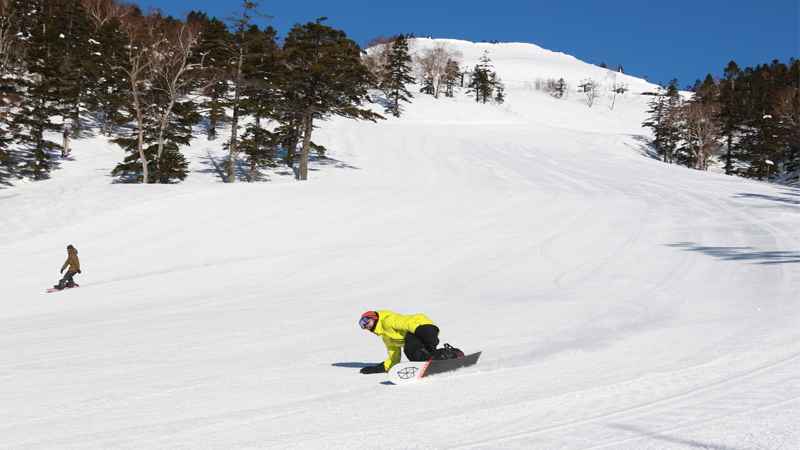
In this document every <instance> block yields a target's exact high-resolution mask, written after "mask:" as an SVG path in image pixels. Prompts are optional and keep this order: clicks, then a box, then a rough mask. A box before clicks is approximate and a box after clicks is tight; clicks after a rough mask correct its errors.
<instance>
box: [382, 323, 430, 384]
mask: <svg viewBox="0 0 800 450" xmlns="http://www.w3.org/2000/svg"><path fill="white" fill-rule="evenodd" d="M376 312H377V313H378V323H377V324H375V330H374V331H373V333H375V334H377V335H378V336H380V337H382V338H383V343H384V344H386V351H387V352H389V359H387V360H386V361H384V362H383V366H384V367H386V370H387V371H388V370H389V369H391V368H392V366H394V365H395V364H397V363H399V362H400V359H401V358H402V356H403V347H404V346H405V345H406V333H413V332H414V330H416V329H417V327H418V326H420V325H434V326H436V324H434V323H433V321H431V319H428V318H427V317H425V315H424V314H414V315H413V316H404V315H402V314H395V313H393V312H391V311H376Z"/></svg>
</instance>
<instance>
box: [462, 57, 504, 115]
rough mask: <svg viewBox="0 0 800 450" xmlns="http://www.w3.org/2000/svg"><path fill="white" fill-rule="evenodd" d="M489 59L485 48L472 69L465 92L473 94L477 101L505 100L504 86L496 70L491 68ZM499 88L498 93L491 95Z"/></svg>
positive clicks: (500, 101)
mask: <svg viewBox="0 0 800 450" xmlns="http://www.w3.org/2000/svg"><path fill="white" fill-rule="evenodd" d="M491 61H492V60H491V59H489V51H488V50H485V51H484V52H483V56H481V58H480V60H479V61H478V64H477V65H476V66H475V68H474V69H473V70H472V77H471V80H470V83H469V85H468V86H467V87H468V90H467V94H474V95H475V101H476V102H478V103H487V102H492V101H494V102H499V103H502V102H503V101H504V100H505V94H504V93H503V92H502V91H503V90H504V89H505V87H504V86H503V83H502V81H501V80H500V78H499V77H498V76H497V72H494V71H493V70H491V69H492V65H491V64H490V63H491ZM498 88H499V89H500V92H499V95H494V96H493V95H492V94H493V93H494V92H495V90H497V89H498Z"/></svg>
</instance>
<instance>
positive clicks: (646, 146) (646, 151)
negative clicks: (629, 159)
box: [630, 135, 661, 161]
mask: <svg viewBox="0 0 800 450" xmlns="http://www.w3.org/2000/svg"><path fill="white" fill-rule="evenodd" d="M631 138H633V140H634V141H636V142H638V143H639V145H630V147H631V148H632V149H633V150H634V151H635V152H636V153H638V154H640V155H642V156H645V157H648V158H650V159H655V160H656V161H661V157H660V156H658V152H657V151H656V147H655V145H653V141H652V140H650V139H647V138H646V137H644V136H642V135H632V136H631Z"/></svg>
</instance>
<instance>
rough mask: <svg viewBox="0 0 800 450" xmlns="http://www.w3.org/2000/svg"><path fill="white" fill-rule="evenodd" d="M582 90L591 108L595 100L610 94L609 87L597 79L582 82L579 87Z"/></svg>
mask: <svg viewBox="0 0 800 450" xmlns="http://www.w3.org/2000/svg"><path fill="white" fill-rule="evenodd" d="M578 87H579V88H581V92H583V94H584V95H586V99H587V100H588V103H589V108H591V107H592V106H593V105H594V101H595V99H597V98H599V97H602V96H604V95H606V94H608V90H609V88H608V86H606V85H605V84H604V83H603V82H601V81H597V80H595V79H586V80H583V81H581V84H579V85H578Z"/></svg>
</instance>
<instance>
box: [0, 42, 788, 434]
mask: <svg viewBox="0 0 800 450" xmlns="http://www.w3.org/2000/svg"><path fill="white" fill-rule="evenodd" d="M419 41H425V40H419ZM451 42H454V45H457V46H458V47H459V49H460V50H461V51H462V52H463V53H464V55H465V63H468V64H470V65H474V63H476V62H477V58H478V57H480V55H481V54H482V53H483V49H484V47H486V48H489V50H490V57H491V58H492V62H493V64H494V65H495V68H496V69H497V70H498V74H499V75H500V77H501V78H504V79H516V78H519V79H525V78H526V77H528V75H527V74H531V75H530V76H531V77H534V78H535V77H538V76H540V75H539V74H541V76H546V77H550V76H551V75H548V74H550V73H552V74H553V75H552V76H558V74H560V73H564V74H565V75H563V76H565V77H566V76H569V77H571V79H578V78H581V77H584V75H582V72H581V71H582V70H583V71H585V72H586V73H587V75H586V77H589V76H592V73H593V72H592V71H594V70H600V69H598V68H595V67H593V66H590V65H587V64H584V63H581V62H580V61H577V60H575V59H574V58H571V57H569V56H566V55H562V54H558V53H552V52H548V51H546V50H542V49H540V48H538V47H536V46H532V45H526V44H497V45H489V44H469V43H465V42H458V41H451ZM425 44H427V43H426V42H421V43H420V45H425ZM470 59H474V61H473V62H470ZM630 83H631V86H633V84H634V80H631V81H630ZM636 83H640V84H642V86H643V89H644V88H646V86H645V85H644V82H643V81H641V80H639V81H637V82H636ZM638 92H639V91H638V90H637V89H633V87H632V91H631V92H629V93H628V94H626V95H625V96H623V97H622V98H618V99H617V103H616V105H615V108H614V110H613V111H612V110H611V109H610V108H609V104H610V101H608V100H607V99H606V100H602V102H601V103H599V104H597V105H595V107H593V108H591V109H590V108H588V107H587V105H586V104H584V103H583V102H582V99H581V98H580V97H579V96H578V95H573V96H571V97H570V98H569V99H568V100H567V101H561V100H556V99H553V98H552V97H549V96H547V95H545V94H542V93H540V92H536V91H532V90H529V89H524V88H522V87H520V86H514V85H509V88H508V90H507V93H508V100H507V102H506V103H505V104H504V105H502V106H493V105H478V104H475V102H474V101H473V100H472V99H469V98H466V97H463V96H459V97H458V98H456V99H440V100H434V99H432V98H430V97H427V96H421V95H417V96H415V98H414V99H413V103H412V104H409V105H406V110H405V114H404V116H403V117H401V118H399V119H398V118H390V119H388V120H386V121H382V122H380V123H378V124H372V123H361V122H353V121H347V120H339V119H335V120H330V121H327V122H325V123H324V124H321V128H320V129H319V130H317V131H316V132H315V138H314V140H315V141H317V142H318V143H320V144H322V145H325V146H326V147H327V148H328V149H329V150H330V156H331V158H330V159H329V160H326V161H317V162H315V163H314V164H313V165H312V172H311V173H310V175H309V178H310V180H309V181H308V182H295V181H293V180H292V177H291V175H289V174H288V173H287V172H286V170H285V169H278V170H277V171H275V172H274V173H270V174H268V175H267V176H265V179H264V181H263V182H259V183H245V182H242V181H243V180H239V182H237V183H234V184H233V185H228V184H223V183H221V180H220V178H219V177H218V176H217V175H216V174H215V173H214V171H213V165H214V163H215V162H218V161H219V160H220V159H221V158H222V156H223V155H224V151H223V150H222V148H221V145H222V142H223V141H224V136H223V137H222V139H220V140H218V141H216V142H212V143H209V142H207V141H205V140H204V139H202V132H203V130H200V129H198V130H197V133H198V139H197V140H196V141H195V143H194V145H193V147H192V148H191V149H189V150H188V151H187V154H188V155H189V157H190V160H191V161H192V163H191V165H190V169H191V170H192V173H191V174H190V175H189V178H188V179H187V181H186V182H184V183H181V184H179V185H170V186H138V185H135V186H134V185H130V186H128V185H119V184H114V183H113V180H112V179H111V178H110V177H109V176H108V174H109V172H110V170H111V168H113V166H114V165H115V164H116V163H117V162H119V161H120V160H121V159H122V157H123V154H122V152H121V151H120V150H119V149H118V148H116V147H115V146H113V145H112V144H110V143H108V142H107V141H105V140H104V139H103V138H100V137H87V138H85V139H81V140H77V141H75V142H74V150H73V157H72V158H70V159H68V160H64V161H62V162H61V163H60V164H61V166H60V167H59V168H58V170H55V171H54V172H53V173H52V178H51V179H50V180H47V181H43V182H37V183H17V185H15V186H13V187H11V188H7V189H2V190H0V211H2V214H0V251H1V252H2V255H3V261H4V262H3V264H2V272H1V273H2V281H3V286H4V289H3V292H4V293H3V295H2V297H0V311H2V312H0V346H1V347H0V348H2V351H1V352H0V448H2V449H42V448H59V449H95V448H113V449H122V448H131V449H133V448H137V449H138V448H153V449H163V448H168V449H182V448H185V449H242V448H265V449H266V448H270V449H272V448H292V449H317V448H354V447H365V448H387V449H400V448H414V449H428V448H437V449H439V448H482V449H485V448H503V449H507V448H518V449H530V448H569V449H578V448H635V449H661V448H670V449H681V448H715V449H793V448H797V445H798V439H800V431H798V428H797V425H796V424H797V423H798V419H800V382H799V381H798V370H799V369H800V328H799V327H798V323H799V319H800V308H799V307H798V306H799V303H798V302H799V299H800V270H798V269H799V268H800V233H799V232H798V230H799V229H800V227H798V225H800V191H798V190H797V189H792V188H786V187H781V186H776V185H770V184H765V183H759V182H754V181H751V180H744V179H738V178H732V177H726V176H723V175H719V174H715V173H701V172H698V171H693V170H688V169H685V168H681V167H676V166H673V165H667V164H663V163H660V162H658V161H657V160H654V159H653V158H652V157H650V156H649V150H648V148H647V146H646V139H647V137H648V136H647V135H646V134H645V132H646V129H643V128H642V127H641V122H642V120H643V118H644V116H645V110H646V109H647V107H646V103H647V100H648V99H647V98H646V97H640V96H639V95H638ZM67 244H72V245H74V246H75V247H77V248H78V250H79V252H80V253H79V256H80V258H81V264H82V269H83V273H82V274H81V275H78V276H77V277H76V280H77V281H78V282H79V283H81V284H82V287H81V288H79V289H75V290H70V291H65V292H60V293H56V294H46V293H45V292H44V289H45V288H46V287H49V286H50V285H52V284H54V283H55V282H56V281H57V280H58V278H59V274H58V269H59V268H60V267H61V264H62V263H63V261H64V260H65V259H66V251H65V250H64V248H65V247H66V245H67ZM370 309H390V310H392V311H395V312H398V313H405V314H412V313H425V314H426V315H428V316H429V317H431V318H432V319H433V320H434V321H435V322H436V323H437V324H438V325H439V326H440V328H441V329H442V334H441V338H442V341H443V342H449V343H451V344H453V345H455V346H457V347H459V348H461V349H463V350H464V351H467V352H472V351H477V350H482V351H483V352H484V353H483V356H482V358H481V361H480V363H479V364H478V365H477V366H476V367H474V368H472V369H467V370H464V371H462V372H459V373H456V374H452V375H443V376H438V377H433V378H432V379H430V381H426V382H422V383H418V384H414V385H408V386H393V385H390V384H387V382H386V377H385V376H384V375H370V376H366V375H361V374H359V373H358V370H359V369H360V368H361V367H363V366H365V365H372V364H376V363H378V362H379V361H382V360H383V359H384V358H385V357H386V354H385V349H384V348H383V346H382V343H381V341H380V339H379V338H377V337H375V336H373V335H371V334H369V333H367V332H364V331H363V330H361V329H360V328H359V327H358V325H357V324H356V322H357V320H358V317H359V316H360V315H361V313H363V312H364V311H366V310H370Z"/></svg>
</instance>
